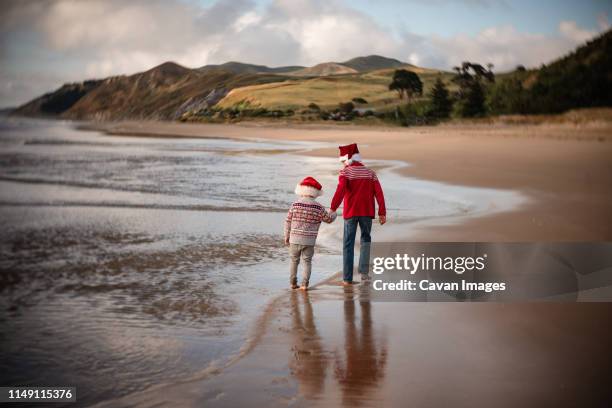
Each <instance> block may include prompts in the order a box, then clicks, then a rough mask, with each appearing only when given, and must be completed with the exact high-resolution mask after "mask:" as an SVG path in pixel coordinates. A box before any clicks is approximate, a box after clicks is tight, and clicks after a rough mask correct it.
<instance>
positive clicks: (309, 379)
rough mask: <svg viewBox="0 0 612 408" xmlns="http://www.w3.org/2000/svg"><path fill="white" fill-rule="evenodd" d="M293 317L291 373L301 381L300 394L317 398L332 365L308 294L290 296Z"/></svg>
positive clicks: (292, 294)
mask: <svg viewBox="0 0 612 408" xmlns="http://www.w3.org/2000/svg"><path fill="white" fill-rule="evenodd" d="M291 315H292V319H291V322H292V325H291V326H292V327H291V334H292V346H291V351H292V359H291V361H290V362H289V369H290V371H291V375H293V376H294V377H295V378H296V379H297V380H298V383H299V391H300V393H301V394H302V395H306V396H308V398H316V397H317V396H318V395H319V394H321V392H323V386H324V383H325V371H326V370H327V367H328V363H329V362H328V358H327V357H326V355H325V354H324V352H323V346H322V344H321V337H320V336H319V333H318V332H317V327H316V326H315V320H314V315H313V312H312V303H311V301H310V296H309V293H308V292H303V291H300V292H297V291H293V292H292V293H291Z"/></svg>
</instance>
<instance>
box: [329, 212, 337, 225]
mask: <svg viewBox="0 0 612 408" xmlns="http://www.w3.org/2000/svg"><path fill="white" fill-rule="evenodd" d="M327 214H328V215H329V218H331V222H334V221H335V220H336V216H337V215H336V212H335V211H333V210H331V209H330V210H328V211H327Z"/></svg>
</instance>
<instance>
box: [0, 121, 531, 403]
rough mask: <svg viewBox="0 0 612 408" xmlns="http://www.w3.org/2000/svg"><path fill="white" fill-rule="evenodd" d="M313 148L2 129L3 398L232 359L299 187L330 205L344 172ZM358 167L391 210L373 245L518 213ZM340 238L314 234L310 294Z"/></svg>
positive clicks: (514, 200) (283, 275)
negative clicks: (18, 389)
mask: <svg viewBox="0 0 612 408" xmlns="http://www.w3.org/2000/svg"><path fill="white" fill-rule="evenodd" d="M245 132H248V130H245ZM323 145H324V144H322V143H282V142H273V143H272V142H266V141H256V140H253V141H236V140H226V139H183V138H181V139H172V138H153V139H147V138H138V137H117V136H107V135H103V134H100V133H97V132H91V131H83V130H79V129H77V128H76V126H75V124H73V123H67V122H50V121H39V120H36V121H35V120H22V119H19V120H15V119H10V120H9V119H5V120H2V121H1V122H0V228H1V230H2V234H1V236H0V294H1V296H0V323H1V324H2V327H3V330H2V332H0V347H1V350H2V352H1V353H2V359H1V362H0V372H2V376H3V378H2V383H3V385H32V386H33V385H48V386H53V385H63V386H65V385H74V386H77V388H78V400H79V402H80V403H81V404H83V405H87V404H90V403H94V402H98V401H104V400H112V399H113V398H116V397H119V396H122V395H126V394H130V393H132V392H135V391H138V390H143V389H146V388H147V387H150V386H151V385H154V384H157V383H159V382H166V383H167V382H170V383H171V382H172V381H179V380H180V379H181V378H185V377H188V376H190V375H192V374H194V373H200V372H202V370H203V369H204V368H205V367H208V366H209V365H211V364H214V362H223V361H225V360H227V359H229V358H230V357H231V356H232V355H235V353H237V352H238V350H239V349H240V347H241V346H242V345H243V344H244V342H245V340H246V339H247V337H248V333H249V330H250V329H251V328H252V326H253V324H254V322H255V320H256V319H257V317H258V315H259V314H260V313H261V311H262V309H263V306H264V305H265V304H266V303H267V302H268V301H269V300H270V299H271V298H272V297H274V296H276V295H277V294H279V293H282V291H283V290H285V287H286V286H287V281H288V271H287V255H286V250H285V248H284V247H283V246H282V242H281V240H282V237H281V233H282V226H283V225H282V224H283V220H284V215H285V214H284V213H285V211H286V209H287V208H288V206H289V204H290V203H291V201H292V200H293V199H294V196H293V193H292V191H293V188H294V186H295V184H296V182H297V181H299V180H300V179H301V178H303V177H304V176H306V175H312V176H315V177H316V178H317V179H318V180H319V181H320V182H321V183H322V184H323V186H324V190H326V195H325V196H324V197H322V198H321V199H320V201H321V202H322V203H323V204H324V205H329V200H330V199H331V194H332V192H333V190H334V188H335V183H336V177H337V171H338V167H339V164H338V162H337V161H336V160H334V159H332V158H330V159H326V158H314V157H309V156H307V150H308V149H310V148H319V147H321V146H323ZM364 151H367V146H364ZM367 164H371V165H374V166H376V167H377V168H380V170H379V171H378V174H379V178H380V179H381V181H382V184H383V187H384V189H385V194H386V197H387V206H388V208H389V219H390V223H389V224H388V225H387V226H385V227H382V228H381V227H380V226H375V227H374V232H373V234H374V237H375V239H378V240H391V239H397V237H398V236H403V237H407V236H409V232H410V225H411V223H413V222H432V223H434V222H435V223H440V222H450V220H453V219H456V218H457V217H461V216H466V215H478V214H481V213H485V212H491V211H502V210H505V209H509V208H512V207H513V206H516V205H519V204H520V203H521V202H522V200H523V198H522V197H521V196H520V195H518V194H517V193H514V192H508V191H497V190H487V189H476V188H465V187H457V186H450V185H445V184H441V183H433V182H427V181H423V180H417V179H410V178H405V177H401V176H399V175H398V174H397V173H396V172H394V169H396V168H398V167H400V166H404V165H405V164H403V163H397V162H383V161H369V162H368V163H367ZM341 231H342V223H341V222H336V223H334V224H332V225H330V226H328V225H323V226H322V227H321V235H320V237H321V238H320V240H319V245H320V246H319V248H318V253H317V255H316V256H315V264H314V270H313V274H314V275H313V281H314V282H315V283H316V282H317V281H320V280H322V279H324V278H325V277H328V276H330V275H332V274H333V273H335V272H336V271H338V270H339V269H340V267H341V256H340V250H339V248H340V246H339V242H340V238H341Z"/></svg>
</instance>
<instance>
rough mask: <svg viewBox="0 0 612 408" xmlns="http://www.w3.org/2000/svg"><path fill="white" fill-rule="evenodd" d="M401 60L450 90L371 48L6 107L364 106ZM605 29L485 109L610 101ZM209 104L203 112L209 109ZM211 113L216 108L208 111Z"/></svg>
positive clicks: (63, 92) (610, 61)
mask: <svg viewBox="0 0 612 408" xmlns="http://www.w3.org/2000/svg"><path fill="white" fill-rule="evenodd" d="M398 68H404V69H408V70H411V71H413V72H415V73H417V74H418V75H419V76H420V77H421V80H422V81H423V83H424V95H425V96H424V97H426V95H427V93H428V92H429V90H430V89H431V86H432V84H433V83H434V81H435V80H436V79H437V78H438V77H439V76H442V78H443V80H444V81H446V82H447V84H448V85H449V88H450V89H451V91H452V90H453V87H454V86H455V85H454V84H452V83H451V82H450V79H451V78H452V76H453V73H451V72H444V71H439V70H434V69H429V68H422V67H416V66H413V65H410V64H406V63H404V62H401V61H399V60H396V59H393V58H386V57H383V56H379V55H369V56H365V57H357V58H353V59H350V60H348V61H345V62H343V63H337V62H327V63H322V64H317V65H315V66H312V67H301V66H285V67H275V68H271V67H267V66H264V65H255V64H246V63H241V62H236V61H232V62H227V63H225V64H220V65H207V66H204V67H201V68H197V69H190V68H187V67H183V66H181V65H178V64H176V63H173V62H166V63H163V64H161V65H158V66H156V67H154V68H152V69H150V70H148V71H144V72H139V73H136V74H133V75H121V76H114V77H109V78H105V79H96V80H90V81H84V82H80V83H69V84H65V85H63V86H61V87H60V88H58V89H57V90H55V91H53V92H49V93H46V94H44V95H42V96H40V97H37V98H35V99H33V100H31V101H30V102H28V103H26V104H24V105H22V106H20V107H18V108H16V109H15V110H13V111H12V112H11V114H13V115H25V116H53V117H60V118H69V119H98V120H118V119H159V120H174V119H179V118H183V119H184V118H187V117H198V115H201V114H211V112H210V110H209V108H211V107H215V108H220V109H230V110H233V111H236V112H238V111H240V110H241V109H264V110H268V111H275V110H291V111H300V110H304V109H308V106H310V105H311V104H316V105H317V106H319V107H321V108H325V109H334V108H335V107H337V106H338V104H339V103H341V102H348V101H351V100H353V99H357V98H358V99H360V100H361V99H363V100H366V101H367V103H366V104H363V105H364V106H361V108H363V109H373V110H376V111H384V110H389V109H394V107H395V106H397V105H398V104H401V103H403V102H402V101H399V99H398V98H397V95H396V94H395V93H393V92H391V91H389V89H388V84H389V82H390V81H391V77H392V76H393V73H394V71H395V70H396V69H398ZM610 72H612V32H611V31H608V32H607V33H605V34H603V35H601V36H600V37H598V38H596V39H594V40H592V41H590V42H589V43H587V44H585V45H584V46H582V47H579V48H578V49H576V51H574V52H573V53H571V54H569V55H567V56H565V57H563V58H560V59H559V60H557V61H554V62H552V63H550V64H548V65H545V66H543V67H542V68H540V69H534V70H525V69H520V70H517V71H515V72H511V73H506V74H500V75H499V76H498V78H497V79H498V80H497V81H496V82H495V84H492V85H490V87H488V89H487V103H488V106H489V109H490V112H492V113H494V114H497V113H549V112H561V111H564V110H568V109H573V108H579V107H591V106H611V105H612V89H611V88H612V76H611V75H610ZM207 112H208V113H207ZM212 114H214V112H213V113H212Z"/></svg>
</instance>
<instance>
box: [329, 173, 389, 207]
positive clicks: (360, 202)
mask: <svg viewBox="0 0 612 408" xmlns="http://www.w3.org/2000/svg"><path fill="white" fill-rule="evenodd" d="M374 198H376V202H377V203H378V215H387V210H386V208H385V196H384V195H383V191H382V187H381V186H380V182H379V181H378V177H376V173H375V172H374V171H373V170H370V169H368V168H367V167H366V166H364V165H363V164H361V163H360V162H353V163H351V164H350V165H348V166H346V167H344V168H343V169H342V170H340V175H339V176H338V188H336V194H334V198H333V199H332V202H331V209H332V211H336V210H337V209H338V207H340V203H342V200H344V209H343V210H342V217H343V218H344V219H349V218H352V217H357V216H366V217H372V218H374Z"/></svg>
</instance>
